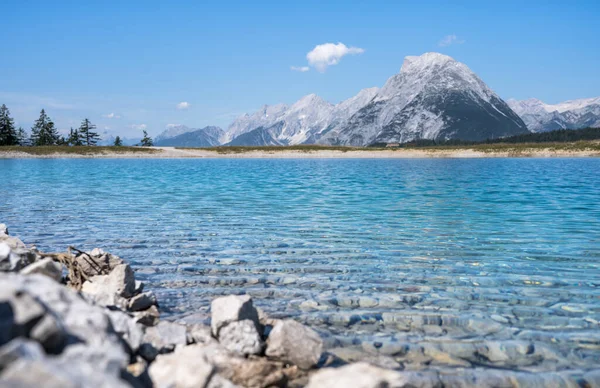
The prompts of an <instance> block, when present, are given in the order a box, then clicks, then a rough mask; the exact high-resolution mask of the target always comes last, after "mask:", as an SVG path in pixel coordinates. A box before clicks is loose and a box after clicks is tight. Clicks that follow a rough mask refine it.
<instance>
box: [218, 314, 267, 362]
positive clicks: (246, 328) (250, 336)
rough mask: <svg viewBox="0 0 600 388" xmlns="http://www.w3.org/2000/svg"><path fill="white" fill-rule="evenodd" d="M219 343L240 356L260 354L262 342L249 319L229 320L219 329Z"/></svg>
mask: <svg viewBox="0 0 600 388" xmlns="http://www.w3.org/2000/svg"><path fill="white" fill-rule="evenodd" d="M219 343H220V344H221V345H223V346H224V347H225V348H226V349H227V350H229V351H231V352H232V353H235V354H237V355H240V356H248V355H251V354H260V353H261V352H262V350H263V347H264V343H263V341H262V339H261V338H260V334H259V333H258V331H257V330H256V325H255V324H254V322H252V321H251V320H249V319H244V320H242V321H237V322H231V323H229V324H228V325H226V326H224V327H222V328H221V330H220V331H219Z"/></svg>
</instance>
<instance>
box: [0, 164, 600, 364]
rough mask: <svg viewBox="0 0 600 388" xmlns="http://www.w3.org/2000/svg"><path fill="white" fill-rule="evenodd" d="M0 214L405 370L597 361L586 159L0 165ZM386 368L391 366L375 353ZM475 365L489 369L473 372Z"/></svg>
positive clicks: (595, 226) (592, 190) (593, 188)
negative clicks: (245, 299) (289, 320)
mask: <svg viewBox="0 0 600 388" xmlns="http://www.w3.org/2000/svg"><path fill="white" fill-rule="evenodd" d="M0 172H1V173H2V178H1V180H0V182H1V186H0V198H1V199H0V221H2V222H5V223H7V224H8V225H9V227H10V230H11V233H12V234H15V235H19V236H21V237H22V239H23V240H24V241H26V242H30V243H35V244H36V245H37V246H38V247H39V248H42V249H44V250H58V249H64V248H65V247H66V246H67V245H75V246H77V247H82V248H85V249H91V248H93V247H96V246H99V247H103V248H104V249H105V250H108V251H111V252H114V253H116V254H118V255H119V256H121V257H123V258H125V259H127V260H129V261H130V262H132V264H133V265H134V267H135V269H136V270H137V271H138V274H139V276H140V277H141V278H143V279H145V281H147V282H148V283H149V287H150V288H152V289H154V290H155V292H157V294H158V296H159V300H161V308H162V309H163V312H164V314H166V315H168V316H170V317H171V318H173V319H185V320H187V321H203V320H206V319H207V317H208V307H209V302H210V300H211V298H212V297H214V296H215V295H222V294H229V293H242V292H247V293H249V294H251V295H252V296H253V297H254V299H255V301H256V304H257V305H258V306H260V307H261V308H262V309H263V310H265V311H266V312H267V313H268V314H270V315H273V316H277V317H283V316H292V317H294V318H296V319H298V320H300V321H303V322H306V323H309V324H311V325H313V326H314V327H316V328H317V329H318V330H319V331H320V332H321V334H322V335H323V337H325V338H326V343H327V345H328V348H329V349H334V350H335V349H336V348H343V349H342V350H340V349H337V351H339V352H341V353H343V352H347V353H346V354H349V353H351V352H352V349H360V350H361V351H362V352H364V351H367V352H369V353H370V354H376V355H380V356H393V359H394V360H395V362H398V363H399V365H401V366H402V367H403V368H405V369H406V370H411V369H414V370H423V369H425V370H427V369H436V370H456V368H463V367H477V368H486V370H490V371H491V370H495V369H511V370H519V371H555V372H556V373H561V372H560V371H563V370H570V369H578V370H584V371H585V370H589V369H592V368H594V367H596V366H597V365H600V324H599V320H600V268H599V267H600V185H599V184H598V182H600V160H596V159H586V160H568V159H554V160H549V159H544V160H536V159H485V160H484V159H468V160H433V159H423V160H226V159H223V160H0ZM388 362H392V361H391V359H389V360H388ZM490 373H491V372H490Z"/></svg>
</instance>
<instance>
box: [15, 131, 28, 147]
mask: <svg viewBox="0 0 600 388" xmlns="http://www.w3.org/2000/svg"><path fill="white" fill-rule="evenodd" d="M17 143H18V144H19V145H20V146H26V145H29V139H28V138H27V133H26V132H25V130H24V129H23V128H22V127H19V129H18V130H17Z"/></svg>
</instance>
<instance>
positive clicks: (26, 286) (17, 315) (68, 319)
mask: <svg viewBox="0 0 600 388" xmlns="http://www.w3.org/2000/svg"><path fill="white" fill-rule="evenodd" d="M0 284H2V287H0V305H2V303H1V301H2V300H6V299H5V297H4V296H5V295H7V294H8V295H19V298H25V299H22V300H18V301H17V302H15V303H16V306H17V307H15V308H14V309H13V311H12V314H13V319H14V320H16V321H17V322H22V321H24V322H32V321H31V320H33V322H38V320H39V319H40V318H41V317H45V316H48V317H51V318H52V319H55V320H56V321H55V322H56V324H57V325H56V327H60V328H61V330H63V331H64V333H66V341H67V344H68V346H66V348H65V349H64V350H63V353H62V354H61V357H62V356H64V355H65V353H69V354H75V352H79V354H77V355H75V356H74V357H73V358H74V359H75V360H76V359H78V358H83V356H85V357H84V358H85V359H90V360H94V362H96V363H97V364H99V365H116V366H117V368H116V369H119V368H121V367H122V368H125V367H126V366H127V364H128V360H129V355H128V354H127V353H125V351H124V349H123V347H122V345H121V341H122V340H121V339H120V338H119V336H118V335H117V333H115V331H114V329H113V327H112V324H111V322H110V320H109V318H108V316H107V315H106V312H105V309H104V308H102V307H99V306H94V305H91V304H89V303H88V302H86V301H85V300H84V299H83V298H82V297H81V296H80V295H79V294H77V293H76V292H74V291H73V290H71V289H68V288H66V287H64V286H63V285H61V284H58V283H56V282H55V281H53V280H52V279H50V278H48V277H46V276H43V275H39V274H34V275H29V276H23V275H20V274H2V273H0ZM0 318H1V319H0V321H2V320H4V314H2V316H1V317H0ZM44 319H46V318H44ZM41 322H43V321H39V322H38V324H40V323H41ZM0 326H2V324H0ZM44 326H45V324H44ZM52 326H53V325H50V324H49V325H48V326H47V327H52ZM34 328H35V326H34ZM40 331H41V333H39V334H36V335H40V336H41V335H42V334H44V336H48V333H49V332H51V331H52V330H50V331H48V329H47V328H46V329H44V330H40ZM32 332H33V333H34V334H35V333H36V331H32ZM50 338H51V336H50ZM77 347H82V348H84V349H83V350H77ZM84 350H85V351H84Z"/></svg>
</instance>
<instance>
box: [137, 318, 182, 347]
mask: <svg viewBox="0 0 600 388" xmlns="http://www.w3.org/2000/svg"><path fill="white" fill-rule="evenodd" d="M143 343H144V344H147V345H151V346H152V347H154V348H155V349H156V351H157V353H158V354H161V353H168V352H171V351H173V350H174V349H175V346H177V345H186V344H187V329H186V327H185V326H184V325H180V324H179V323H174V322H168V321H162V322H159V323H158V325H156V326H151V327H148V328H146V333H145V334H144V339H143ZM147 345H146V346H147Z"/></svg>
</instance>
